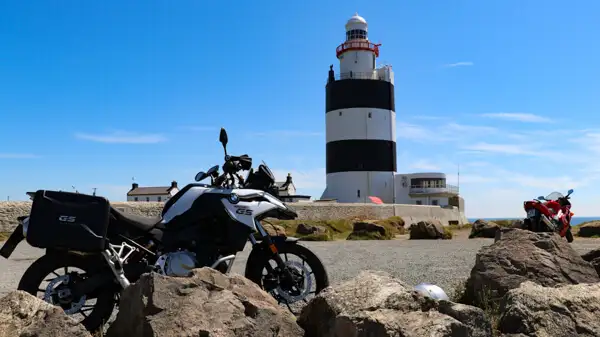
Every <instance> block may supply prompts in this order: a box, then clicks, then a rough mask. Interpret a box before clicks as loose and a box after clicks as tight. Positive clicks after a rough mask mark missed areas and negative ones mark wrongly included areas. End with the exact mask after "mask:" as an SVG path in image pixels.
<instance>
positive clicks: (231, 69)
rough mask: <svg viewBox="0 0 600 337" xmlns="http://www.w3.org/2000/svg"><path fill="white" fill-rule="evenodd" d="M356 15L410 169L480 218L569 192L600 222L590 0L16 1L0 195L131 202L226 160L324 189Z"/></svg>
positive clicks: (402, 159)
mask: <svg viewBox="0 0 600 337" xmlns="http://www.w3.org/2000/svg"><path fill="white" fill-rule="evenodd" d="M356 11H358V13H359V14H360V15H361V16H363V17H365V18H366V19H367V21H368V22H369V33H370V39H371V40H372V41H374V42H380V43H382V46H381V55H380V58H379V63H380V64H381V63H384V62H385V63H388V64H391V65H393V67H394V71H395V75H396V110H397V117H398V130H397V133H398V139H397V142H398V144H397V145H398V170H399V171H400V172H418V171H443V172H446V173H447V174H448V180H449V182H456V172H457V166H458V164H459V163H460V168H461V169H460V170H461V178H460V188H461V194H462V195H463V196H464V197H465V199H466V209H467V215H468V216H469V217H483V216H488V217H494V216H520V215H522V208H521V207H522V201H523V200H524V199H528V198H532V197H535V196H537V195H540V194H544V195H545V194H548V193H550V192H551V191H553V190H556V189H558V190H561V191H563V190H566V189H568V188H574V189H575V190H576V192H575V194H574V196H573V204H574V209H573V210H574V212H575V213H576V214H577V215H580V216H595V215H600V214H599V213H600V212H598V211H596V209H597V206H596V205H597V204H598V202H600V197H599V196H598V193H597V190H598V188H597V186H598V183H599V182H600V163H598V161H596V160H595V159H596V158H598V155H599V154H600V115H599V114H598V113H597V111H598V110H599V105H600V99H599V97H600V96H599V93H600V82H598V78H600V67H599V66H598V60H599V59H600V55H599V54H600V53H599V47H598V44H597V43H596V40H597V38H598V35H599V33H600V22H599V21H598V20H597V16H596V13H598V12H599V11H600V3H599V2H595V1H584V0H582V1H577V2H570V3H567V2H564V1H539V0H528V1H516V0H514V1H513V0H511V1H475V0H473V1H433V0H431V1H377V2H371V3H367V2H364V1H360V2H359V1H344V2H339V1H336V2H333V1H328V2H322V1H314V0H309V1H303V2H275V1H272V2H266V1H255V2H238V3H228V4H227V5H225V4H219V3H218V2H208V3H206V2H200V1H177V4H176V5H175V4H174V3H172V2H165V1H129V2H126V3H123V2H122V1H95V2H92V1H86V2H76V1H71V2H61V5H58V3H57V2H46V1H28V2H25V1H16V0H12V1H3V2H2V3H0V46H1V47H0V198H1V199H3V200H5V199H6V198H7V197H8V196H10V198H11V200H19V199H21V200H23V199H25V198H26V196H25V194H24V193H25V192H26V191H30V190H36V189H40V188H47V189H64V190H68V189H70V188H71V186H75V187H76V188H77V189H78V190H80V191H84V192H91V189H92V188H93V187H96V188H98V193H100V194H103V195H105V196H107V197H109V198H110V199H112V200H123V199H124V197H125V193H126V191H127V190H128V189H129V187H130V184H131V182H132V177H135V179H136V181H137V182H138V183H139V184H140V185H167V184H168V183H169V182H170V181H171V180H173V179H175V180H177V181H179V182H180V184H181V185H184V184H185V183H187V182H191V181H192V179H193V177H194V175H195V173H196V172H197V171H198V170H202V169H206V168H208V167H210V166H212V165H214V164H220V163H221V161H222V152H221V151H222V150H221V148H220V146H219V144H218V141H217V138H218V129H219V127H221V126H223V127H226V128H227V130H228V132H229V138H230V152H231V153H239V154H241V153H248V154H249V155H251V156H252V157H254V159H255V161H257V162H259V161H260V160H265V161H266V162H267V163H268V164H269V166H270V167H272V168H273V170H274V171H275V173H276V175H278V178H279V179H283V178H284V175H285V174H286V173H288V172H291V173H292V175H293V176H294V180H295V182H296V185H297V187H298V188H299V192H301V193H307V194H311V195H313V196H317V197H318V196H320V194H321V192H322V189H323V187H324V183H325V174H324V172H325V170H324V166H325V135H324V129H325V111H324V110H325V108H324V104H325V103H324V101H325V88H324V85H325V80H326V77H327V71H328V69H329V65H330V64H334V65H335V67H336V68H337V66H338V60H337V59H336V58H335V48H336V47H337V45H339V44H340V43H341V42H342V41H343V39H344V24H345V22H346V20H347V19H348V18H349V17H350V16H352V15H353V14H354V13H355V12H356Z"/></svg>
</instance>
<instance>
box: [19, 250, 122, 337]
mask: <svg viewBox="0 0 600 337" xmlns="http://www.w3.org/2000/svg"><path fill="white" fill-rule="evenodd" d="M99 266H101V261H99V259H95V258H89V257H88V258H85V257H81V256H77V255H73V254H49V255H44V256H42V257H41V258H39V259H37V260H36V261H35V262H33V263H32V264H31V266H29V268H27V270H26V271H25V273H24V274H23V277H22V278H21V281H20V282H19V287H18V290H23V291H25V292H28V293H29V294H31V295H33V296H36V297H40V298H42V299H43V300H44V301H46V302H48V303H50V304H53V305H57V306H60V307H61V308H62V309H63V310H64V311H65V313H66V314H67V315H69V316H71V317H72V318H74V319H75V320H77V321H78V322H79V323H81V324H82V325H83V326H84V327H85V328H86V329H87V330H88V331H96V330H98V328H101V327H102V325H103V324H105V323H106V321H107V320H108V319H109V318H110V316H111V314H112V312H113V308H114V306H115V291H114V289H110V288H106V289H100V290H97V291H96V293H94V294H87V295H83V296H80V297H77V298H75V296H73V294H72V293H71V288H72V286H73V284H75V283H77V282H80V281H82V280H85V279H86V278H88V277H90V276H92V275H94V274H95V273H98V272H106V270H101V269H100V268H99ZM77 269H78V270H77Z"/></svg>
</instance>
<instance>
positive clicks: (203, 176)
mask: <svg viewBox="0 0 600 337" xmlns="http://www.w3.org/2000/svg"><path fill="white" fill-rule="evenodd" d="M206 177H208V174H206V172H204V171H200V172H198V174H196V177H195V178H194V180H196V181H202V180H204V179H206Z"/></svg>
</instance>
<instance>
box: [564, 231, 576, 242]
mask: <svg viewBox="0 0 600 337" xmlns="http://www.w3.org/2000/svg"><path fill="white" fill-rule="evenodd" d="M565 238H567V242H568V243H571V242H573V239H574V238H573V233H572V232H571V228H569V229H568V230H567V234H565Z"/></svg>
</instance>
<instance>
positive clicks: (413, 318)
mask: <svg viewBox="0 0 600 337" xmlns="http://www.w3.org/2000/svg"><path fill="white" fill-rule="evenodd" d="M298 323H299V324H300V325H301V326H302V327H303V328H304V329H305V330H306V336H307V337H342V336H344V337H345V336H348V337H388V336H389V337H391V336H404V337H417V336H418V337H421V336H436V337H444V336H473V337H487V336H491V324H490V322H489V321H488V320H487V319H486V317H485V316H484V313H483V311H482V310H481V309H479V308H475V307H471V306H468V305H463V304H456V303H452V302H448V301H435V300H433V299H430V298H428V297H425V296H423V295H422V294H420V293H418V292H416V291H413V290H412V287H409V286H407V285H406V284H404V283H403V282H401V281H399V280H396V279H393V278H392V277H390V276H389V275H388V274H386V273H382V272H370V271H369V272H361V273H360V274H359V275H358V276H357V277H356V278H354V279H352V280H350V281H348V282H345V283H343V284H341V285H338V286H334V287H329V288H327V289H325V290H324V291H322V292H321V293H320V294H319V295H317V297H316V298H315V299H313V300H312V301H311V302H310V303H309V304H308V305H307V306H306V307H305V308H304V309H303V310H302V313H301V315H300V317H299V319H298Z"/></svg>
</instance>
